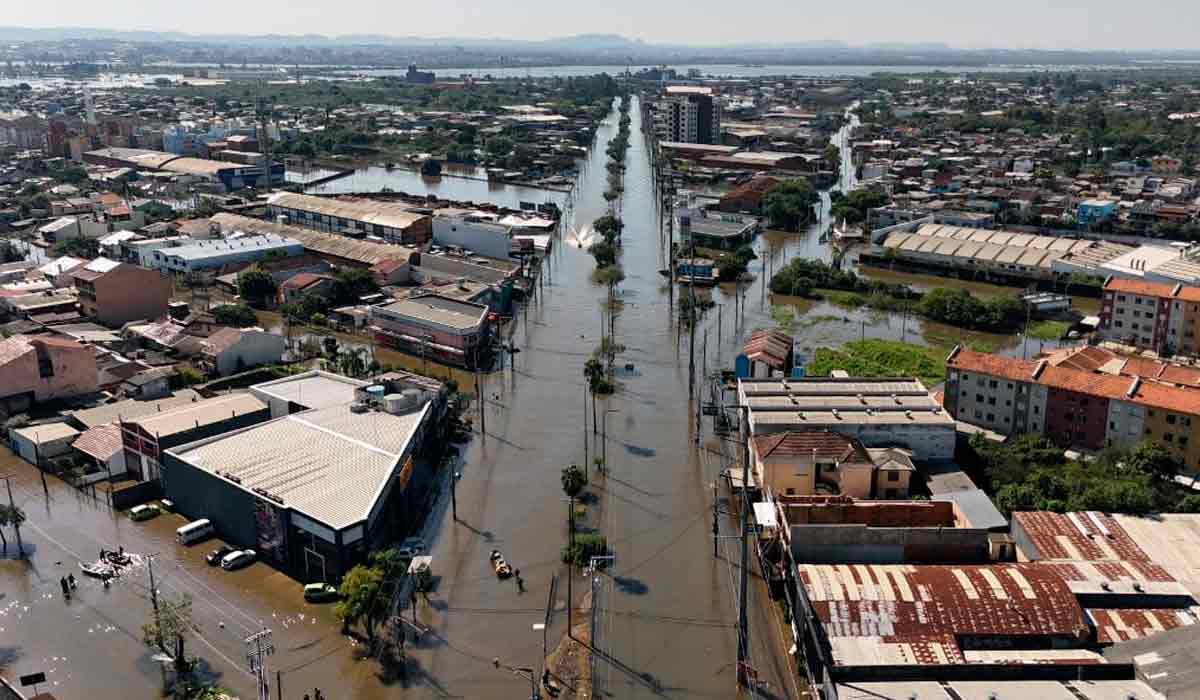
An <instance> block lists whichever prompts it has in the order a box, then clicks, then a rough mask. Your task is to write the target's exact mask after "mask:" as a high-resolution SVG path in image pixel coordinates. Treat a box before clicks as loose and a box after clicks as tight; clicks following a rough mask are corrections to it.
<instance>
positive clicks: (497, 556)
mask: <svg viewBox="0 0 1200 700" xmlns="http://www.w3.org/2000/svg"><path fill="white" fill-rule="evenodd" d="M489 558H490V559H491V561H492V569H493V570H494V571H495V572H496V578H502V579H504V578H508V577H509V576H512V574H513V570H512V566H510V565H509V563H508V562H506V561H504V555H503V554H501V553H500V550H498V549H493V550H492V555H491V557H489Z"/></svg>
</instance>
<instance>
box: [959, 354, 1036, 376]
mask: <svg viewBox="0 0 1200 700" xmlns="http://www.w3.org/2000/svg"><path fill="white" fill-rule="evenodd" d="M1037 365H1038V363H1037V362H1033V361H1030V360H1018V359H1016V358H1013V357H1003V356H1001V355H991V354H988V353H985V352H975V351H974V350H969V349H967V348H961V347H960V348H957V349H956V350H955V351H954V352H953V353H951V355H950V359H948V360H947V361H946V367H948V368H953V369H957V370H959V371H962V372H979V373H981V374H987V375H990V376H992V377H1003V378H1005V379H1012V380H1014V381H1019V382H1030V381H1033V370H1034V369H1035V368H1036V367H1037Z"/></svg>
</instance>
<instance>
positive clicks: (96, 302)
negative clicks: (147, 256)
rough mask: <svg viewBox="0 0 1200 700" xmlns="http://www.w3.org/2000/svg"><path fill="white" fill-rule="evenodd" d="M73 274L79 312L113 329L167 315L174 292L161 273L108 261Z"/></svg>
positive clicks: (88, 265)
mask: <svg viewBox="0 0 1200 700" xmlns="http://www.w3.org/2000/svg"><path fill="white" fill-rule="evenodd" d="M72 275H73V276H74V278H75V291H76V292H77V293H78V295H79V310H80V311H81V312H82V313H83V315H84V316H87V317H89V318H92V319H95V320H96V321H97V322H99V323H102V324H104V325H106V326H112V327H116V326H122V325H124V324H126V323H128V322H130V321H136V320H142V319H151V320H152V319H156V318H159V317H160V316H163V315H165V314H166V313H167V302H169V301H170V300H171V292H172V291H173V289H174V285H173V283H172V281H171V278H170V277H168V276H166V275H163V274H162V273H161V272H158V271H156V270H150V269H148V268H145V267H139V266H137V265H130V264H128V263H121V262H116V261H113V260H108V259H106V258H97V259H96V260H93V261H91V262H89V263H88V264H86V265H84V266H83V267H81V268H78V269H76V270H75V271H74V272H73V273H72Z"/></svg>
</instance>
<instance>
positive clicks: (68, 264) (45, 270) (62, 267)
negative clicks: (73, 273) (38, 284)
mask: <svg viewBox="0 0 1200 700" xmlns="http://www.w3.org/2000/svg"><path fill="white" fill-rule="evenodd" d="M85 262H87V261H86V260H84V259H83V258H73V257H71V256H70V255H64V256H62V257H61V258H55V259H53V260H51V261H50V262H48V263H46V264H45V265H42V266H41V267H39V268H38V270H39V271H40V272H41V273H42V274H46V275H61V274H62V273H64V272H67V271H69V270H74V269H75V268H77V267H79V266H80V265H82V264H84V263H85Z"/></svg>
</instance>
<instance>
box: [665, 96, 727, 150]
mask: <svg viewBox="0 0 1200 700" xmlns="http://www.w3.org/2000/svg"><path fill="white" fill-rule="evenodd" d="M653 115H654V130H655V133H657V134H658V138H659V140H660V141H677V142H681V143H710V144H719V143H720V142H721V104H720V102H719V101H717V100H716V99H714V97H713V94H712V89H711V88H706V87H692V86H683V85H676V86H671V87H668V88H667V89H666V94H665V95H664V96H663V99H661V100H659V101H657V102H655V103H654V105H653Z"/></svg>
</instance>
